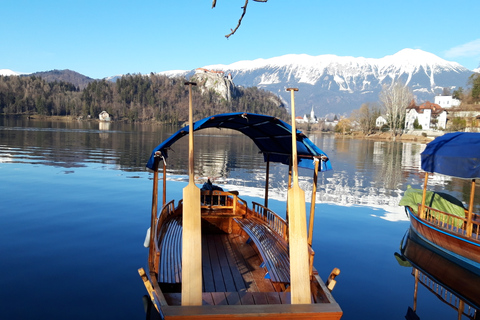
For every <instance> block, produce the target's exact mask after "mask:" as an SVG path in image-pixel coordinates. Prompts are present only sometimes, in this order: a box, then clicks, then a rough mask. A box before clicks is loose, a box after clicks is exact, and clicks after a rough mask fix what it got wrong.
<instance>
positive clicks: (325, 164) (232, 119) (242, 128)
mask: <svg viewBox="0 0 480 320" xmlns="http://www.w3.org/2000/svg"><path fill="white" fill-rule="evenodd" d="M206 128H227V129H233V130H236V131H239V132H241V133H243V134H245V135H246V136H248V137H249V138H250V139H252V140H253V142H254V143H255V144H256V145H257V147H258V148H259V149H260V151H261V152H262V153H263V155H264V160H265V161H267V155H269V160H270V161H271V162H280V163H283V164H289V162H290V157H291V154H292V127H291V126H290V125H289V124H287V123H285V122H284V121H282V120H280V119H277V118H275V117H271V116H266V115H259V114H253V113H244V112H238V113H224V114H218V115H215V116H211V117H207V118H204V119H202V120H199V121H197V122H195V123H194V124H193V131H197V130H201V129H206ZM188 132H189V127H188V126H186V127H184V128H182V129H180V130H178V131H177V132H176V133H174V134H173V135H172V136H170V137H169V138H168V139H166V140H165V141H163V142H162V143H161V144H160V145H158V146H157V147H156V148H155V149H154V150H153V152H152V155H151V156H150V159H149V161H148V163H147V168H150V169H153V163H154V155H155V152H157V151H160V152H161V153H162V156H163V157H165V158H167V157H168V153H167V149H168V147H170V146H171V145H173V144H174V143H175V142H176V141H177V140H178V139H180V138H182V137H183V136H186V135H188ZM297 153H298V166H299V167H303V168H308V169H314V163H313V160H312V159H313V158H312V157H313V156H325V158H326V159H324V161H320V166H319V171H327V170H331V169H332V166H331V164H330V160H328V158H327V155H326V154H325V153H324V152H323V151H322V150H320V149H319V148H318V147H317V146H316V145H315V144H314V143H313V142H312V141H311V140H310V139H308V138H307V137H306V136H305V135H304V134H303V133H302V132H301V131H299V130H297Z"/></svg>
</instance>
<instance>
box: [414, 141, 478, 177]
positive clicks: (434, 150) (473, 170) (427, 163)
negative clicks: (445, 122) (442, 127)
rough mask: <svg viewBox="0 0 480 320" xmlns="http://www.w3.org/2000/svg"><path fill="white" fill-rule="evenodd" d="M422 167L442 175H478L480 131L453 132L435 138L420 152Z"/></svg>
mask: <svg viewBox="0 0 480 320" xmlns="http://www.w3.org/2000/svg"><path fill="white" fill-rule="evenodd" d="M421 156H422V169H423V170H424V171H426V172H436V173H441V174H444V175H448V176H452V177H458V178H467V179H476V178H479V177H480V133H474V132H454V133H447V134H445V135H443V136H441V137H438V138H435V140H433V141H432V142H430V143H428V144H427V147H426V148H425V150H424V151H423V152H422V154H421Z"/></svg>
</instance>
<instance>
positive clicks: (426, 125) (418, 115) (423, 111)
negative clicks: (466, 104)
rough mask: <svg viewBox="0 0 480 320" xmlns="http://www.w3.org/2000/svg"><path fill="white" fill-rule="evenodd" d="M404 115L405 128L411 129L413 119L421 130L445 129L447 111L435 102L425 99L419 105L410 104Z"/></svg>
mask: <svg viewBox="0 0 480 320" xmlns="http://www.w3.org/2000/svg"><path fill="white" fill-rule="evenodd" d="M406 112H407V114H406V116H405V129H407V130H413V129H414V128H413V123H414V122H415V119H417V120H418V124H419V125H421V126H422V129H423V130H430V129H445V128H446V126H447V111H445V110H444V109H443V108H442V107H440V106H439V105H438V104H436V103H431V102H430V101H427V102H425V103H423V104H421V105H420V106H416V105H415V104H411V105H410V106H409V107H408V108H407V111H406Z"/></svg>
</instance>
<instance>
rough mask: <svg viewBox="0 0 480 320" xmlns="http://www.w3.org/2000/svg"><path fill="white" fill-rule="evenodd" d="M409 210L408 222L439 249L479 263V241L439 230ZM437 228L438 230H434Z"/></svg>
mask: <svg viewBox="0 0 480 320" xmlns="http://www.w3.org/2000/svg"><path fill="white" fill-rule="evenodd" d="M414 215H415V214H414V213H413V212H412V211H411V210H409V216H410V223H411V225H412V227H413V228H414V230H415V231H416V232H417V233H418V234H420V235H421V236H423V237H424V238H425V239H426V240H428V241H429V242H431V243H433V244H434V245H436V246H438V247H439V249H444V250H446V253H448V251H450V252H453V253H456V254H458V255H460V256H462V257H465V258H467V259H470V260H472V261H475V262H477V263H480V241H478V240H476V239H473V238H471V237H470V238H468V237H465V236H462V235H460V234H455V233H452V232H449V231H447V230H442V231H439V230H440V228H439V227H438V226H435V225H433V224H431V223H429V222H428V221H425V220H421V221H422V222H423V223H421V222H420V221H419V220H420V218H418V217H417V216H414ZM436 229H438V230H436Z"/></svg>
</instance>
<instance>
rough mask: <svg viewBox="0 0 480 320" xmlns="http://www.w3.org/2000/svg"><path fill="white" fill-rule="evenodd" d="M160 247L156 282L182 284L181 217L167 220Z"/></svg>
mask: <svg viewBox="0 0 480 320" xmlns="http://www.w3.org/2000/svg"><path fill="white" fill-rule="evenodd" d="M163 228H165V229H164V230H165V233H164V235H163V241H161V247H160V257H159V259H160V264H159V271H158V282H164V283H180V282H182V223H181V216H176V217H173V218H172V219H170V220H168V221H167V222H166V223H165V224H164V226H163Z"/></svg>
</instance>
